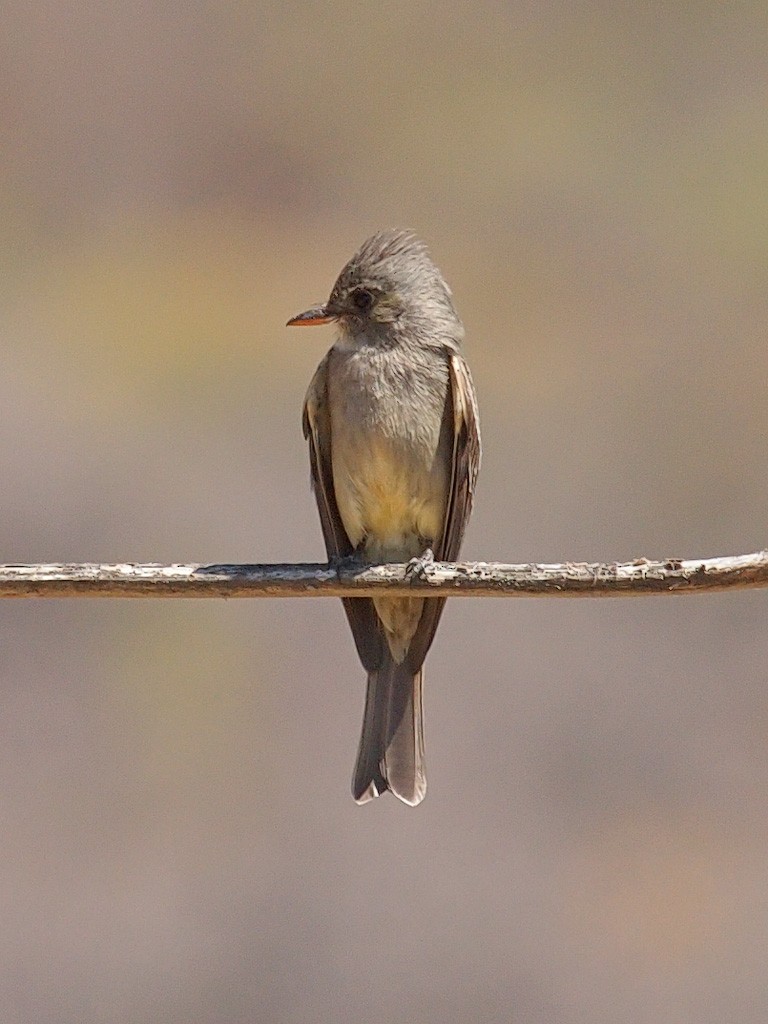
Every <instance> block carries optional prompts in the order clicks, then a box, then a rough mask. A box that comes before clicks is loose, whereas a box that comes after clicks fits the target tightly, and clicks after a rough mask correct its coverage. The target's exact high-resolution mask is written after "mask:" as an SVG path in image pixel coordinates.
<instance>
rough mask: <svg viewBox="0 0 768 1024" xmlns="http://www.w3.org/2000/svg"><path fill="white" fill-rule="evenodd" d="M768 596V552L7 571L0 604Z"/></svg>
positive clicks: (2, 570)
mask: <svg viewBox="0 0 768 1024" xmlns="http://www.w3.org/2000/svg"><path fill="white" fill-rule="evenodd" d="M755 587H768V551H758V552H756V553H755V554H751V555H736V556H733V557H729V558H694V559H685V560H680V559H666V560H665V561H649V560H648V559H644V558H640V559H636V560H635V561H633V562H624V563H602V562H597V563H586V562H565V563H562V564H558V565H533V564H525V565H504V564H501V563H499V562H462V563H458V564H455V565H454V564H452V563H447V562H434V563H433V564H431V565H428V566H427V567H426V568H425V569H424V571H423V572H421V573H413V572H409V571H408V569H407V567H406V566H404V565H376V566H365V565H350V564H343V565H340V566H328V565H325V564H305V565H282V564H275V565H154V564H151V563H146V564H135V565H132V564H119V565H96V564H89V563H77V564H62V565H56V564H53V565H0V597H373V596H376V595H381V594H382V593H384V592H386V593H387V594H388V595H389V596H392V597H397V596H407V595H413V594H414V593H419V594H422V595H424V596H425V597H429V596H431V597H537V596H538V597H633V596H637V595H640V594H694V593H703V592H711V591H715V590H731V589H746V588H755Z"/></svg>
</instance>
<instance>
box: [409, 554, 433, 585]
mask: <svg viewBox="0 0 768 1024" xmlns="http://www.w3.org/2000/svg"><path fill="white" fill-rule="evenodd" d="M434 560H435V553H434V551H433V550H432V548H427V550H426V551H425V552H424V553H423V554H421V555H419V556H418V558H412V559H411V560H410V561H409V562H408V564H407V565H406V567H405V578H406V579H409V580H425V579H426V578H427V568H428V566H430V565H432V563H433V562H434Z"/></svg>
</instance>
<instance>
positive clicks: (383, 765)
mask: <svg viewBox="0 0 768 1024" xmlns="http://www.w3.org/2000/svg"><path fill="white" fill-rule="evenodd" d="M423 671H424V670H423V669H421V668H420V669H419V671H418V672H416V673H414V672H413V671H412V670H411V669H409V668H408V666H407V665H406V664H405V663H404V664H400V665H399V664H398V663H397V662H396V661H395V660H394V658H393V657H392V654H391V652H390V651H389V650H385V651H384V657H383V659H382V662H381V665H380V666H379V668H378V669H376V671H375V672H369V673H368V689H367V692H366V696H365V714H364V716H363V732H362V736H361V737H360V747H359V749H358V752H357V764H356V765H355V774H354V778H353V780H352V795H353V796H354V798H355V800H356V801H357V802H358V803H359V804H364V803H367V802H368V801H369V800H373V799H374V797H377V796H380V795H381V794H382V793H383V792H385V790H387V789H389V790H391V791H392V793H393V794H394V795H395V796H396V797H397V798H398V800H402V801H403V803H406V804H410V805H411V806H412V807H413V806H415V805H416V804H418V803H421V801H422V800H423V799H424V794H425V793H426V791H427V777H426V771H425V766H424V727H423V715H422V701H421V692H422V679H423Z"/></svg>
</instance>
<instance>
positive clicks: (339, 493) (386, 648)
mask: <svg viewBox="0 0 768 1024" xmlns="http://www.w3.org/2000/svg"><path fill="white" fill-rule="evenodd" d="M331 321H333V322H335V323H336V324H337V326H338V329H339V333H338V338H337V340H336V343H335V344H334V346H333V348H331V350H330V351H329V352H328V353H327V355H326V356H325V358H324V359H323V361H322V362H321V363H320V365H319V367H318V368H317V371H316V372H315V375H314V377H313V378H312V382H311V384H310V385H309V390H308V392H307V397H306V401H305V404H304V414H303V425H304V436H305V437H306V438H307V439H308V441H309V456H310V462H311V469H312V486H313V489H314V492H315V498H316V500H317V507H318V510H319V512H320V521H321V524H322V529H323V536H324V538H325V546H326V549H327V552H328V557H329V558H330V559H331V560H335V559H341V558H347V557H356V558H358V559H360V560H362V561H365V562H411V567H412V569H415V570H416V571H418V569H419V567H420V566H423V565H424V564H425V563H426V562H429V561H431V560H432V559H433V558H437V559H438V560H440V561H455V559H456V558H457V557H458V554H459V548H460V546H461V541H462V538H463V536H464V529H465V527H466V525H467V521H468V519H469V514H470V511H471V508H472V498H473V494H474V489H475V480H476V478H477V471H478V467H479V464H480V432H479V427H478V416H477V402H476V399H475V389H474V385H473V384H472V378H471V376H470V373H469V367H468V366H467V364H466V363H465V362H464V358H463V357H462V354H461V342H462V340H463V338H464V328H463V326H462V323H461V320H459V317H458V315H457V313H456V310H455V309H454V306H453V300H452V296H451V292H450V289H449V288H448V285H447V284H446V283H445V281H444V280H443V278H442V276H441V274H440V271H439V270H438V269H437V267H436V266H435V264H434V263H433V262H432V260H431V259H430V256H429V253H428V252H427V248H426V246H425V245H424V243H423V242H420V241H419V240H418V239H417V238H415V237H414V236H413V234H412V233H411V232H409V231H402V230H392V231H382V232H381V233H380V234H377V235H374V236H373V237H372V238H369V239H368V240H367V241H366V242H364V243H363V245H362V246H361V248H360V249H359V250H358V252H357V253H355V255H354V256H353V257H352V259H351V260H350V261H349V263H348V264H347V265H346V267H344V269H343V270H342V272H341V274H340V275H339V277H338V280H337V281H336V284H335V285H334V286H333V290H332V291H331V296H330V298H329V299H328V301H327V302H326V303H325V304H324V305H321V306H315V307H313V308H312V309H308V310H307V311H306V312H304V313H300V314H299V315H298V316H295V317H293V318H292V319H291V320H289V321H288V325H289V326H305V325H306V326H309V325H315V324H325V323H329V322H331ZM342 600H343V604H344V609H345V611H346V613H347V618H348V619H349V624H350V626H351V627H352V633H353V635H354V638H355V644H356V646H357V651H358V654H359V656H360V660H361V661H362V663H363V666H364V667H365V669H366V670H367V672H368V690H367V694H366V700H365V715H364V718H363V731H362V736H361V739H360V748H359V750H358V755H357V764H356V766H355V773H354V777H353V781H352V794H353V796H354V798H355V800H356V801H357V802H358V803H361V804H362V803H366V802H367V801H368V800H372V799H373V798H374V797H376V796H379V795H380V794H381V793H383V792H384V791H385V790H387V789H389V790H391V791H392V792H393V793H394V795H395V796H396V797H398V799H400V800H402V801H403V802H404V803H406V804H411V805H415V804H418V803H420V801H421V800H423V798H424V794H425V792H426V788H427V780H426V773H425V768H424V733H423V725H422V683H423V668H422V665H423V662H424V658H425V657H426V654H427V651H428V650H429V647H430V645H431V643H432V639H433V637H434V635H435V630H436V629H437V624H438V622H439V620H440V615H441V613H442V610H443V605H444V604H445V599H444V598H429V599H426V600H425V599H424V598H421V597H404V598H403V597H397V598H391V597H380V598H372V599H371V598H343V599H342Z"/></svg>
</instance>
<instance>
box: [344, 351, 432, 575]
mask: <svg viewBox="0 0 768 1024" xmlns="http://www.w3.org/2000/svg"><path fill="white" fill-rule="evenodd" d="M328 387H329V398H330V402H329V406H330V415H331V456H332V466H333V483H334V490H335V493H336V502H337V505H338V508H339V514H340V515H341V519H342V522H343V524H344V529H345V530H346V532H347V536H348V537H349V539H350V541H351V542H352V544H353V545H354V546H355V547H358V545H360V544H361V542H362V544H363V547H364V550H365V552H366V554H367V555H368V557H369V558H371V560H372V561H390V560H391V561H401V560H405V559H408V558H412V557H414V556H417V555H420V554H421V553H422V552H423V551H424V549H425V548H426V547H431V546H433V545H434V544H435V543H437V541H438V539H439V537H440V536H441V534H442V529H443V523H444V519H445V509H446V503H447V496H448V488H449V484H450V480H449V474H450V462H451V451H452V432H451V431H450V429H449V428H450V424H449V422H448V421H449V420H450V417H449V416H446V415H445V413H446V405H447V396H448V367H447V360H446V356H445V354H444V353H443V352H442V351H441V350H439V349H428V350H424V349H415V350H412V349H411V348H410V347H409V348H405V347H398V346H395V347H392V348H387V349H382V348H381V347H375V346H371V347H366V346H358V347H356V348H355V349H352V350H350V349H346V348H340V349H334V350H333V352H332V355H331V362H330V366H329V375H328Z"/></svg>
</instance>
